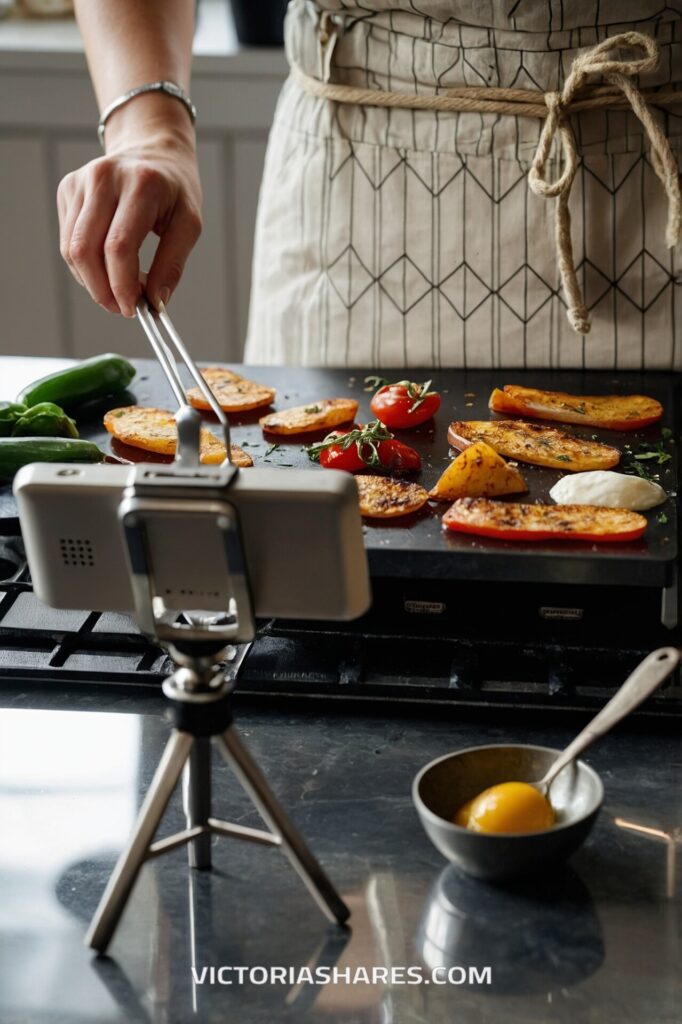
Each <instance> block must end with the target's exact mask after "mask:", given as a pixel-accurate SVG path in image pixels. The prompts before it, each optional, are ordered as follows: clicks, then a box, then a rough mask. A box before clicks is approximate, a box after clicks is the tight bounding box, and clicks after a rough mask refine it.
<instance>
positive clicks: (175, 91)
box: [97, 82, 197, 149]
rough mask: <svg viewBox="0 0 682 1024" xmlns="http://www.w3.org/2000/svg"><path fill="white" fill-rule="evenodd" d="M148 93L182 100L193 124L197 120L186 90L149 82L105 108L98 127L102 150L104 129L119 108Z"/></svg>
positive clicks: (195, 110) (168, 84) (195, 109)
mask: <svg viewBox="0 0 682 1024" xmlns="http://www.w3.org/2000/svg"><path fill="white" fill-rule="evenodd" d="M147 92H165V93H166V95H167V96H172V97H173V99H176V100H180V102H181V103H182V104H183V106H184V107H185V109H186V111H187V113H188V114H189V116H190V119H191V121H192V124H194V123H195V122H196V119H197V108H196V107H195V106H194V104H193V103H192V101H191V99H190V98H189V96H188V95H187V93H186V92H185V90H184V89H182V88H181V87H180V86H179V85H177V84H176V83H175V82H147V83H146V84H145V85H138V86H137V87H136V88H135V89H128V92H124V93H123V95H122V96H119V97H118V99H116V100H114V101H113V103H110V104H109V106H108V107H105V108H104V110H103V111H102V114H101V117H100V119H99V124H98V125H97V138H98V139H99V142H100V145H101V147H102V149H104V129H105V128H106V124H107V121H108V120H109V118H110V117H111V115H112V114H113V113H114V111H115V110H118V108H119V107H122V106H124V104H126V103H129V102H130V100H134V99H135V97H136V96H142V95H144V93H147Z"/></svg>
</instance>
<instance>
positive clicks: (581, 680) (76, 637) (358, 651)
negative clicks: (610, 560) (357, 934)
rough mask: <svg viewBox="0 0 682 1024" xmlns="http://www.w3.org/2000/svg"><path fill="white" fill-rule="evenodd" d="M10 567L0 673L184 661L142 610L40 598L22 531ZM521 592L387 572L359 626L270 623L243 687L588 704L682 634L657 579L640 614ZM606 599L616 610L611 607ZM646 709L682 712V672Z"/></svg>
mask: <svg viewBox="0 0 682 1024" xmlns="http://www.w3.org/2000/svg"><path fill="white" fill-rule="evenodd" d="M0 572H2V573H3V575H8V574H10V573H11V577H12V578H10V579H6V580H5V582H2V583H0V684H1V682H2V680H3V679H7V680H10V679H11V680H13V681H17V680H24V679H25V680H26V681H28V682H31V683H35V684H55V685H56V686H62V685H67V684H68V685H71V684H83V685H86V686H105V687H107V686H112V685H115V686H119V687H125V688H130V687H132V688H134V689H135V690H139V688H141V687H142V688H144V687H147V688H152V689H154V690H158V688H159V686H160V684H161V682H162V680H163V679H164V678H165V676H166V675H167V674H168V673H169V672H170V671H171V667H172V666H171V662H170V659H169V658H168V656H167V655H166V653H165V652H164V651H163V650H162V649H161V648H159V647H157V646H156V645H155V644H154V643H153V642H151V641H150V640H149V639H147V638H146V637H145V636H143V635H142V634H141V633H140V631H139V629H138V628H137V626H136V624H135V622H134V620H133V619H131V618H130V617H128V616H126V615H117V614H112V613H110V612H104V613H99V612H87V611H82V612H80V611H66V610H58V609H54V608H49V607H47V606H46V605H44V604H43V603H42V602H41V601H39V600H38V598H37V597H36V596H35V594H34V593H33V591H32V588H31V583H30V578H29V575H28V570H27V568H26V567H25V564H24V562H23V560H22V545H21V540H20V539H18V538H12V539H10V540H7V539H5V540H4V541H0ZM500 586H503V585H500ZM514 596H515V598H516V601H515V603H514V606H513V607H511V606H510V605H509V604H508V603H507V599H506V595H504V594H502V595H500V603H499V604H498V605H497V606H496V607H493V606H492V604H491V602H490V597H489V594H488V591H487V589H486V588H485V587H484V586H481V588H480V590H479V591H478V592H476V590H475V589H472V587H471V585H470V584H469V585H468V586H467V591H466V607H465V605H464V599H463V598H461V599H460V597H458V595H457V594H456V592H453V590H452V588H449V587H446V588H445V589H444V588H443V586H442V585H440V586H435V587H434V585H433V584H428V583H427V582H423V581H422V582H419V583H416V584H406V585H405V587H403V588H400V587H398V588H396V585H395V581H389V582H387V583H385V584H383V583H382V581H375V606H377V607H376V609H375V610H374V611H372V612H370V613H369V614H368V615H367V616H364V617H363V618H362V619H360V620H358V621H356V622H354V623H350V624H344V625H339V624H338V623H329V624H326V625H325V624H321V623H319V622H316V623H302V622H293V621H282V620H270V621H267V622H260V623H259V630H258V635H257V638H256V640H255V643H254V644H253V647H252V649H251V651H250V653H249V654H248V657H247V658H246V660H245V662H244V663H243V666H242V669H241V671H240V674H239V679H238V683H237V692H238V695H239V694H241V695H247V694H248V695H250V696H251V697H252V698H256V699H258V700H259V701H264V702H268V701H272V700H280V699H284V700H296V701H299V700H306V699H308V700H320V699H325V698H326V699H327V700H329V701H332V702H338V701H343V702H344V703H346V702H349V701H350V702H354V703H357V704H360V703H363V704H365V706H368V705H370V704H371V705H373V706H374V707H375V708H379V709H381V707H382V706H383V707H389V706H391V707H396V706H398V705H401V706H403V707H404V706H408V705H412V706H419V705H421V706H439V707H443V708H444V707H450V708H452V709H464V708H470V709H479V710H481V711H483V710H485V709H491V708H497V709H500V708H503V709H505V711H508V712H509V713H513V712H523V713H525V712H532V711H536V712H542V713H545V712H547V711H556V712H575V711H578V712H589V711H591V710H593V709H595V708H597V707H599V706H601V705H602V704H604V703H605V701H606V700H608V699H609V697H610V696H611V695H612V694H613V692H614V690H615V689H616V688H617V687H618V686H619V685H620V684H621V683H622V681H623V680H624V679H625V677H626V675H627V674H628V672H630V671H631V670H632V669H633V668H634V667H635V665H636V664H637V663H638V661H640V660H641V659H642V658H643V657H644V656H645V654H646V653H647V652H648V651H650V650H652V649H653V648H654V647H656V646H660V645H664V644H668V643H671V642H673V643H674V642H677V640H676V637H677V632H676V631H672V632H671V631H670V630H667V629H665V628H664V627H663V626H662V625H661V624H660V621H659V620H658V610H659V607H658V603H657V600H658V597H659V594H658V592H657V591H655V590H654V591H651V592H647V591H642V593H641V595H640V602H639V604H638V606H637V608H636V609H635V610H634V613H633V616H632V621H630V622H628V621H627V620H626V618H624V616H626V614H627V613H626V609H625V606H624V605H622V604H621V605H619V604H618V588H614V589H613V591H611V590H609V588H604V589H603V590H600V592H599V594H598V596H597V595H594V593H593V588H585V587H580V588H575V590H574V591H573V592H569V596H570V601H571V604H570V605H567V604H566V601H567V596H566V591H565V589H564V588H554V589H552V588H549V589H548V588H547V587H544V586H543V587H542V588H540V590H538V589H537V588H534V587H532V586H529V585H527V584H516V585H514ZM538 601H541V602H544V603H542V604H540V605H538V604H537V602H538ZM605 606H606V607H607V608H608V607H609V606H610V608H611V613H610V614H607V615H606V616H605V615H604V608H605ZM486 607H487V608H488V609H489V612H488V614H486V613H485V608H486ZM578 612H580V613H581V614H580V615H578V614H577V613H578ZM635 623H636V624H637V625H638V627H639V628H638V629H636V630H633V628H632V626H633V625H634V624H635ZM639 714H640V715H641V716H644V717H647V718H653V719H657V720H659V721H663V720H666V721H673V720H677V719H682V683H681V681H680V678H679V677H675V678H673V679H672V680H671V682H670V683H669V684H667V685H666V686H665V687H663V688H662V689H661V690H660V691H659V693H658V694H657V695H656V696H655V697H654V698H652V699H651V700H650V701H649V702H647V704H646V705H644V707H643V708H642V710H641V711H640V712H639Z"/></svg>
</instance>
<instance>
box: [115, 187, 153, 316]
mask: <svg viewBox="0 0 682 1024" xmlns="http://www.w3.org/2000/svg"><path fill="white" fill-rule="evenodd" d="M157 219H158V203H157V202H156V201H153V200H152V199H150V198H146V199H144V200H142V198H141V197H140V195H139V188H138V187H137V185H136V186H133V187H131V188H129V189H128V190H127V191H126V192H124V194H123V195H122V196H121V200H120V202H119V205H118V208H117V209H116V212H115V214H114V216H113V219H112V221H111V224H110V227H109V231H108V233H107V236H106V240H105V242H104V262H105V265H106V270H107V274H108V278H109V284H110V286H111V290H112V292H113V295H114V297H115V300H116V302H117V303H118V306H119V308H120V310H121V312H122V313H123V315H124V316H135V304H136V302H137V300H138V299H139V297H140V294H141V292H142V285H141V283H140V248H141V247H142V243H143V242H144V240H145V238H146V237H147V235H148V234H149V232H150V231H152V230H153V228H154V224H155V223H156V221H157Z"/></svg>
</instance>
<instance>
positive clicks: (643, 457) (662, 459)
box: [635, 441, 672, 466]
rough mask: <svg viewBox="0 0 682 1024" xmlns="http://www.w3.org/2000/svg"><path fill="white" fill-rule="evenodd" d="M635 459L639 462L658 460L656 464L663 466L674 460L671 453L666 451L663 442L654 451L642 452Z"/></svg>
mask: <svg viewBox="0 0 682 1024" xmlns="http://www.w3.org/2000/svg"><path fill="white" fill-rule="evenodd" d="M642 447H644V446H642ZM635 458H636V459H637V460H638V461H639V462H648V461H649V460H650V459H656V464H657V465H659V466H662V465H663V464H664V463H666V462H669V461H670V459H672V455H671V454H670V452H667V451H665V449H664V447H663V442H662V441H659V442H658V444H657V445H656V447H655V448H654V449H650V450H647V451H643V452H640V454H639V455H635Z"/></svg>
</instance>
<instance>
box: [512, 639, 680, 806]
mask: <svg viewBox="0 0 682 1024" xmlns="http://www.w3.org/2000/svg"><path fill="white" fill-rule="evenodd" d="M679 660H680V652H679V651H678V650H677V648H676V647H659V648H658V650H656V651H652V653H651V654H649V655H647V657H646V658H645V659H644V661H641V662H640V663H639V665H638V666H637V668H636V669H635V670H634V671H633V672H631V673H630V675H629V676H628V677H627V679H626V680H625V682H624V683H623V685H622V686H621V687H620V689H619V690H618V691H617V692H616V693H615V694H614V696H613V697H612V698H611V700H610V701H609V702H608V704H606V705H605V706H604V707H603V708H602V709H601V711H600V712H599V713H598V714H597V715H595V716H594V718H593V719H592V720H591V721H590V722H588V724H587V725H586V726H585V728H584V729H583V731H582V732H580V733H578V735H577V736H576V738H575V739H574V740H573V741H572V742H571V743H569V745H568V746H567V747H566V749H565V750H564V751H563V752H562V753H561V754H559V756H558V758H557V759H556V761H555V762H554V763H553V764H552V766H551V767H550V769H549V771H548V772H547V773H546V775H545V776H544V778H542V779H540V781H539V782H529V783H528V785H529V786H533V787H534V788H535V789H537V790H538V791H539V792H540V793H542V795H543V796H544V797H545V799H547V797H548V794H549V787H550V786H551V785H552V783H553V782H554V780H555V778H556V777H557V775H558V774H559V772H560V771H561V770H562V768H565V767H566V765H569V764H571V762H572V761H574V760H575V758H576V757H578V756H579V755H580V754H582V752H583V751H584V750H586V749H587V748H588V747H589V746H591V745H592V744H593V743H594V742H595V740H598V739H600V738H601V737H602V736H605V735H606V733H607V732H609V730H610V729H612V728H613V727H614V725H616V724H617V723H618V722H620V720H621V719H622V718H625V716H626V715H629V714H630V712H631V711H634V709H635V708H636V707H638V706H639V705H640V704H641V703H642V701H643V700H646V698H647V697H649V696H650V695H651V694H652V693H653V692H654V690H656V689H658V687H659V686H660V685H661V683H662V682H663V680H664V679H665V678H666V677H667V676H669V675H670V673H671V672H672V670H673V669H674V668H675V666H676V665H677V664H678V662H679Z"/></svg>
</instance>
